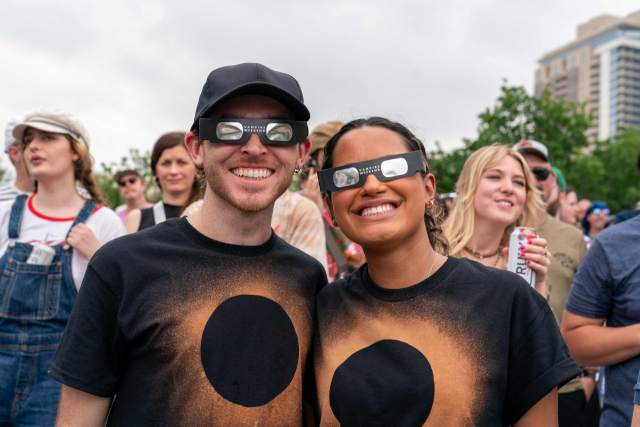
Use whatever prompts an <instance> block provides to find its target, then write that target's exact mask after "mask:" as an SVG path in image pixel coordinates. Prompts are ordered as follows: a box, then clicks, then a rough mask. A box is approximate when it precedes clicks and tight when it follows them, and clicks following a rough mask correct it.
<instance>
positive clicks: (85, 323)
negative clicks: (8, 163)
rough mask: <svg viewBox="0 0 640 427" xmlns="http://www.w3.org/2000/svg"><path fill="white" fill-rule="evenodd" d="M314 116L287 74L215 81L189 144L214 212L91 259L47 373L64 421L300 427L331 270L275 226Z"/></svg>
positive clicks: (227, 71)
mask: <svg viewBox="0 0 640 427" xmlns="http://www.w3.org/2000/svg"><path fill="white" fill-rule="evenodd" d="M308 119H309V111H308V110H307V108H306V107H305V105H304V101H303V97H302V92H301V90H300V87H299V85H298V83H297V81H296V80H295V79H294V78H293V77H291V76H290V75H288V74H284V73H279V72H276V71H273V70H270V69H269V68H267V67H265V66H263V65H260V64H240V65H235V66H230V67H223V68H219V69H217V70H214V71H213V72H212V73H211V74H210V75H209V77H208V78H207V81H206V83H205V85H204V87H203V89H202V93H201V95H200V100H199V102H198V107H197V110H196V116H195V120H194V123H193V125H192V127H191V132H189V133H188V134H187V136H186V140H185V142H186V145H187V147H188V149H189V152H190V153H191V156H192V159H193V161H194V162H195V164H196V165H197V166H198V167H199V168H201V169H202V171H203V172H204V176H205V177H206V183H207V188H206V192H205V196H204V202H203V207H202V209H201V210H200V211H199V212H197V213H195V214H193V215H192V216H190V217H187V218H174V219H170V220H167V221H165V222H163V223H161V224H158V225H156V226H154V227H151V228H149V229H147V230H143V231H141V232H138V233H135V234H131V235H129V236H125V237H124V238H122V239H117V240H116V241H114V242H113V244H110V245H109V244H108V245H105V246H104V247H103V249H102V250H100V251H98V252H97V253H96V255H95V256H94V257H93V259H92V260H91V263H90V265H89V268H88V270H87V274H86V276H85V279H84V282H83V285H82V286H83V287H82V292H81V293H80V294H79V295H78V299H77V301H76V306H75V307H74V311H73V313H72V314H71V319H70V321H69V326H68V327H67V330H66V332H65V335H64V338H63V340H62V343H61V344H60V347H59V349H58V352H57V353H56V356H55V358H54V361H53V363H52V365H51V369H50V375H51V376H52V377H54V378H56V379H58V380H59V381H61V382H62V383H63V384H65V386H64V387H63V392H62V399H61V405H60V412H59V420H58V424H59V425H64V426H66V425H104V422H105V418H106V416H107V413H109V417H108V420H107V425H118V426H160V425H162V426H165V425H171V426H183V425H184V426H194V425H215V426H238V425H246V426H253V425H265V426H300V425H302V423H303V421H302V420H303V414H302V401H303V399H302V384H303V378H304V376H305V368H306V361H307V357H308V356H309V349H310V346H311V340H312V335H313V318H314V296H315V293H316V290H317V289H319V288H320V287H322V286H324V284H326V274H325V271H324V269H323V267H322V265H321V264H320V263H319V262H318V261H316V260H314V259H313V258H311V257H310V256H308V255H306V254H304V253H303V252H301V251H299V250H297V249H295V248H293V247H291V246H289V245H288V244H287V243H285V242H284V241H283V240H282V239H280V238H278V237H277V236H276V235H275V234H274V233H273V231H272V230H271V227H270V223H271V214H272V211H273V204H274V202H275V200H276V199H277V198H278V197H279V196H280V195H281V194H282V193H283V192H284V191H286V189H287V187H288V186H289V184H290V182H291V178H292V176H293V173H294V169H298V168H299V167H300V166H301V165H302V163H303V161H304V159H305V157H306V155H307V152H308V150H309V142H308V139H307V134H308V131H307V124H306V122H307V120H308ZM116 394H117V398H116V399H115V400H113V396H114V395H116ZM112 402H113V406H112V407H111V410H110V411H109V408H110V405H111V403H112Z"/></svg>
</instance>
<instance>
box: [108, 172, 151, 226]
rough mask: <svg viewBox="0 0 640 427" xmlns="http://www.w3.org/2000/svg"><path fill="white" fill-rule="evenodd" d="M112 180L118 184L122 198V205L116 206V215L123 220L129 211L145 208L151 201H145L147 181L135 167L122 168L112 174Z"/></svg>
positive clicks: (148, 206) (149, 205)
mask: <svg viewBox="0 0 640 427" xmlns="http://www.w3.org/2000/svg"><path fill="white" fill-rule="evenodd" d="M113 182H115V183H116V184H117V185H118V192H119V193H120V197H122V199H123V200H124V205H120V206H118V207H117V208H116V209H115V210H116V213H117V214H118V217H119V218H120V219H121V220H122V222H124V221H125V219H126V218H127V215H128V214H129V212H131V211H132V210H134V209H140V210H142V209H147V208H150V207H152V206H153V203H149V202H147V197H146V195H145V192H146V191H147V183H146V182H145V181H144V179H142V176H140V172H138V171H137V170H135V169H123V170H121V171H118V173H116V174H115V175H114V176H113Z"/></svg>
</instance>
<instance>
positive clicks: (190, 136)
mask: <svg viewBox="0 0 640 427" xmlns="http://www.w3.org/2000/svg"><path fill="white" fill-rule="evenodd" d="M184 144H185V145H186V146H187V151H189V155H190V156H191V160H193V163H194V164H195V165H196V166H202V164H203V163H204V160H203V159H204V157H203V153H202V151H203V150H204V147H203V144H202V141H200V139H199V138H198V136H196V135H194V133H193V132H188V133H187V134H186V135H185V137H184Z"/></svg>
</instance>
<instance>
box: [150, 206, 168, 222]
mask: <svg viewBox="0 0 640 427" xmlns="http://www.w3.org/2000/svg"><path fill="white" fill-rule="evenodd" d="M166 220H167V215H166V214H165V213H164V203H163V202H162V200H160V201H159V202H158V203H156V204H155V205H153V221H154V223H155V224H160V223H161V222H165V221H166Z"/></svg>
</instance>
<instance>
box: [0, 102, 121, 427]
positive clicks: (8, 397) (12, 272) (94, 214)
mask: <svg viewBox="0 0 640 427" xmlns="http://www.w3.org/2000/svg"><path fill="white" fill-rule="evenodd" d="M13 135H14V136H15V138H16V139H17V140H18V141H20V148H21V150H22V151H23V158H24V162H25V163H26V167H27V170H28V172H29V174H30V175H31V176H32V177H33V178H34V179H35V181H36V192H35V193H34V194H33V195H31V196H26V195H22V196H19V197H18V198H17V199H16V200H15V201H7V202H2V203H0V253H1V254H2V256H1V258H0V269H1V270H2V271H3V274H2V276H1V277H0V349H2V350H1V351H0V365H2V367H3V368H2V374H1V375H0V378H2V380H0V424H1V425H4V424H10V425H15V424H16V423H17V424H24V425H38V426H49V425H50V426H53V425H54V423H55V416H56V410H57V406H58V398H59V394H60V383H58V382H57V381H55V380H53V379H52V378H50V377H49V376H48V374H47V369H48V367H49V364H50V362H51V359H52V358H53V354H54V353H55V350H56V348H57V345H58V343H59V342H60V339H61V337H62V333H63V332H64V328H65V326H66V323H67V320H68V319H69V314H70V313H71V309H72V307H73V304H74V302H75V299H76V295H77V292H78V289H79V288H80V285H81V283H82V278H83V276H84V273H85V270H86V268H87V264H88V262H89V259H91V257H92V256H93V254H94V253H95V252H96V251H97V250H98V249H99V248H100V246H102V244H104V243H106V242H108V241H109V240H111V239H113V238H115V237H118V236H122V235H124V234H125V229H124V226H123V225H122V222H121V221H120V219H119V218H118V217H117V215H116V214H115V213H114V212H113V211H111V210H110V209H108V208H105V207H103V206H102V204H101V203H102V198H101V196H100V194H99V192H98V188H97V186H96V183H95V180H94V178H93V174H92V169H91V168H92V159H91V155H90V154H89V137H88V135H87V132H86V130H85V128H84V126H83V125H82V124H81V123H80V122H79V121H78V120H77V119H75V118H74V117H73V116H71V115H70V114H68V113H66V112H64V111H61V110H57V109H40V110H37V111H34V112H32V113H29V114H27V115H26V116H25V118H24V121H23V122H22V123H20V124H18V125H17V126H16V127H15V129H14V130H13ZM76 182H79V183H80V184H82V186H83V187H84V188H85V189H86V191H87V192H88V195H89V199H90V200H86V199H85V198H84V197H82V196H81V195H80V194H78V189H77V188H76Z"/></svg>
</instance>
